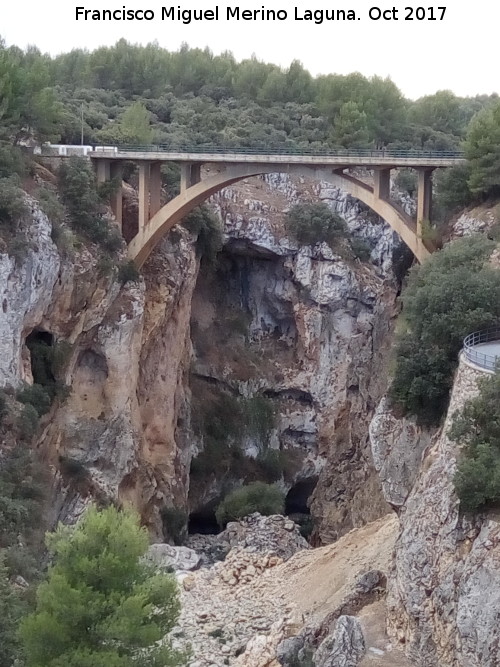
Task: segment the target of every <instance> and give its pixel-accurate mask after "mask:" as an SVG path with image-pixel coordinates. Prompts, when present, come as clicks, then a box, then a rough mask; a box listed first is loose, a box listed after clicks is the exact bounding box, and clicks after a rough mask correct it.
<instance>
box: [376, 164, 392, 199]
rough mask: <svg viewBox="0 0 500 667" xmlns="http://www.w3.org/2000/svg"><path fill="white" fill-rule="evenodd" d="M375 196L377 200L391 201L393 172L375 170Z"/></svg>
mask: <svg viewBox="0 0 500 667" xmlns="http://www.w3.org/2000/svg"><path fill="white" fill-rule="evenodd" d="M373 180H374V184H373V194H374V195H375V197H376V198H377V199H383V200H384V201H389V199H390V195H391V170H390V169H374V170H373Z"/></svg>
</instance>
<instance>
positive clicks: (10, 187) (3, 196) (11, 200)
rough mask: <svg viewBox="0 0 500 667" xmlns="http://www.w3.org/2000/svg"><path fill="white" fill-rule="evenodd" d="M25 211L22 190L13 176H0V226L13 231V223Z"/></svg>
mask: <svg viewBox="0 0 500 667" xmlns="http://www.w3.org/2000/svg"><path fill="white" fill-rule="evenodd" d="M26 211H27V206H26V201H25V198H24V192H23V191H22V190H21V188H20V187H19V185H18V182H17V180H16V179H15V178H0V228H1V227H3V228H4V229H7V230H8V231H10V232H13V231H14V228H15V223H16V222H17V221H18V220H19V218H21V217H22V216H23V215H24V214H25V213H26Z"/></svg>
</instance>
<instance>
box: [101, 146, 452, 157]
mask: <svg viewBox="0 0 500 667" xmlns="http://www.w3.org/2000/svg"><path fill="white" fill-rule="evenodd" d="M93 148H94V151H95V152H100V151H103V152H106V151H109V146H94V147H93ZM117 148H118V151H119V152H124V153H135V152H138V153H139V152H140V153H143V152H147V153H215V154H218V155H224V154H236V155H318V156H324V157H375V158H377V157H381V158H391V157H394V158H431V159H433V158H435V159H440V158H441V159H456V160H462V159H465V155H464V153H463V152H462V151H425V150H417V149H415V150H414V149H409V150H399V149H392V148H385V149H384V148H383V149H376V150H375V149H374V150H371V149H364V148H356V149H336V150H332V149H330V148H291V147H288V146H285V147H279V148H268V147H266V148H244V147H241V146H238V147H231V146H209V145H197V146H186V145H179V146H169V145H166V144H149V145H143V146H140V145H131V144H123V145H118V146H117Z"/></svg>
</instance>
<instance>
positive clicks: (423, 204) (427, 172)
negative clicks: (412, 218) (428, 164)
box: [417, 169, 434, 232]
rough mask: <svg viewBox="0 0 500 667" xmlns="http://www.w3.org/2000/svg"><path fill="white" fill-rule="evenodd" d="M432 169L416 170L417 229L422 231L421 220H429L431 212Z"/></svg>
mask: <svg viewBox="0 0 500 667" xmlns="http://www.w3.org/2000/svg"><path fill="white" fill-rule="evenodd" d="M433 171H434V170H433V169H417V173H418V194H417V227H420V230H419V231H420V232H421V231H422V229H421V227H422V220H429V221H430V219H431V212H432V172H433Z"/></svg>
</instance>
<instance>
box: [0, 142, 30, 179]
mask: <svg viewBox="0 0 500 667" xmlns="http://www.w3.org/2000/svg"><path fill="white" fill-rule="evenodd" d="M27 171H28V165H27V160H26V158H25V156H24V155H23V153H22V151H21V149H20V148H18V147H17V146H12V144H11V143H7V142H5V141H0V178H8V177H10V176H12V175H13V174H17V175H18V176H24V175H25V174H26V172H27Z"/></svg>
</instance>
